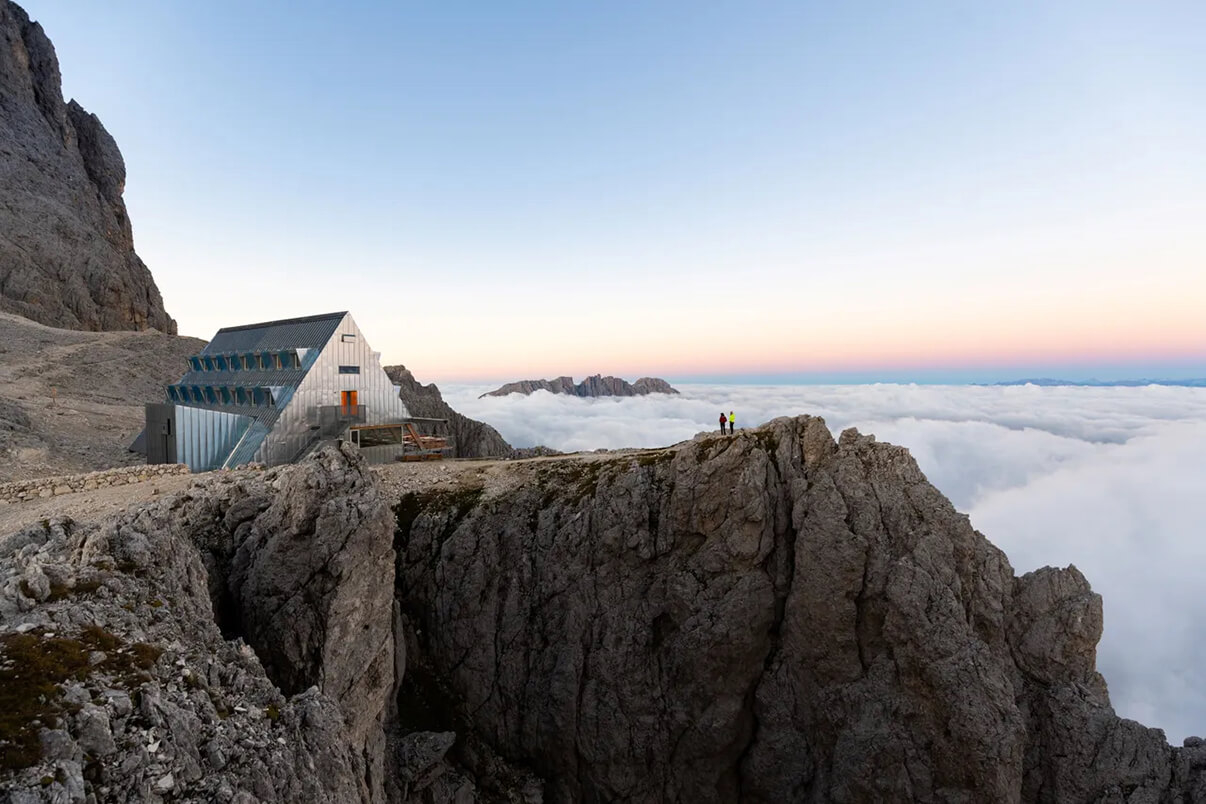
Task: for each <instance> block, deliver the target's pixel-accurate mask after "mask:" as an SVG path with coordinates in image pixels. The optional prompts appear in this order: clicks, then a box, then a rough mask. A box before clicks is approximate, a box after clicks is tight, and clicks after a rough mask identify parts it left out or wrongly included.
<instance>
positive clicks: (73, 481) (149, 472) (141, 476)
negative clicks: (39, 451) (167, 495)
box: [0, 463, 188, 505]
mask: <svg viewBox="0 0 1206 804" xmlns="http://www.w3.org/2000/svg"><path fill="white" fill-rule="evenodd" d="M187 474H188V467H187V466H186V465H184V464H182V463H161V464H155V465H153V466H122V467H119V468H117V469H105V470H104V471H101V472H89V473H88V474H85V475H64V476H61V477H35V478H30V479H29V480H17V481H14V482H12V483H0V505H2V504H4V503H19V502H25V501H26V500H36V499H39V498H46V497H54V496H56V495H59V494H71V493H73V492H77V491H92V490H93V489H100V488H107V487H108V486H125V485H128V484H131V483H143V482H145V481H147V480H155V479H157V478H160V477H166V476H168V475H187Z"/></svg>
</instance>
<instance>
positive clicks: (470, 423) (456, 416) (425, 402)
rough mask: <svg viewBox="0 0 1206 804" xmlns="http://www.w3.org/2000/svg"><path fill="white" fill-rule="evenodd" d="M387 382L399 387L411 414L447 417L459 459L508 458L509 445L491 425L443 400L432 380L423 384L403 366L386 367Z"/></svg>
mask: <svg viewBox="0 0 1206 804" xmlns="http://www.w3.org/2000/svg"><path fill="white" fill-rule="evenodd" d="M385 373H386V374H387V375H389V378H390V381H391V382H393V383H394V384H395V385H397V386H399V387H401V389H402V391H401V397H402V401H403V402H405V403H406V409H407V410H409V411H410V413H411V415H412V416H419V417H427V418H432V419H447V420H448V426H449V429H450V431H451V435H452V437H453V439H454V443H455V445H456V456H457V457H458V458H493V457H507V456H509V455H510V454H511V451H512V450H511V445H510V444H508V443H507V442H506V440H505V439H504V438H503V437H502V436H501V435H500V434H499V432H498V431H497V430H495V429H494V428H493V427H491V426H490V425H488V424H486V423H485V422H479V421H477V420H476V419H470V418H469V417H468V416H463V415H461V414H460V413H457V412H456V411H455V410H453V409H452V407H451V406H450V405H449V404H448V403H447V402H445V401H444V397H443V395H441V394H440V389H439V388H438V387H436V385H435V383H431V384H429V385H424V384H422V383H421V382H419V381H418V380H416V379H415V375H414V374H412V373H411V372H410V370H409V369H408V368H406V366H386V367H385Z"/></svg>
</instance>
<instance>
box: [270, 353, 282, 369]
mask: <svg viewBox="0 0 1206 804" xmlns="http://www.w3.org/2000/svg"><path fill="white" fill-rule="evenodd" d="M272 367H273V368H274V369H276V370H277V371H280V370H281V369H283V368H284V367H285V365H284V364H283V363H282V362H281V355H280V353H279V352H273V353H272Z"/></svg>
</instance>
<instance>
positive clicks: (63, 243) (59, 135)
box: [0, 0, 176, 334]
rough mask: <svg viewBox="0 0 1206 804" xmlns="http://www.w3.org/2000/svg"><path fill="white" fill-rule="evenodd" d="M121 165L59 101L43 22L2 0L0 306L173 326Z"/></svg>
mask: <svg viewBox="0 0 1206 804" xmlns="http://www.w3.org/2000/svg"><path fill="white" fill-rule="evenodd" d="M125 178H126V167H125V162H124V161H123V160H122V156H121V152H120V151H119V150H118V148H117V144H116V142H114V140H113V137H112V136H110V135H109V133H108V132H107V131H106V130H105V128H104V126H102V125H101V122H100V120H98V119H97V117H96V115H93V114H89V113H88V112H87V111H85V110H84V109H83V108H82V107H81V106H80V105H79V104H78V103H76V102H75V101H71V102H70V103H64V101H63V94H62V84H61V79H60V75H59V63H58V59H57V57H56V56H55V52H54V47H53V46H52V45H51V43H50V40H49V39H48V38H47V37H46V34H45V32H44V31H43V30H42V26H40V25H39V24H38V23H36V22H32V21H30V19H29V16H28V15H27V14H26V13H25V11H24V10H23V9H21V7H20V6H18V5H16V4H15V3H12V2H10V0H0V311H4V312H10V313H16V314H17V315H21V316H25V317H26V318H30V319H33V320H34V321H38V322H40V323H43V324H48V325H51V326H56V327H64V328H68V329H85V330H130V329H149V328H154V329H157V330H159V331H161V332H165V333H172V334H174V333H175V332H176V322H175V321H173V320H172V319H171V317H169V316H168V314H167V313H166V312H165V310H164V308H163V299H162V298H161V297H160V295H159V289H158V288H157V287H156V285H155V281H154V279H153V278H152V277H151V273H150V271H149V270H147V267H146V265H144V264H143V262H142V260H141V259H139V257H138V255H137V254H135V253H134V238H133V232H132V229H131V226H130V220H129V217H128V216H127V214H126V207H125V203H124V202H123V201H122V192H123V190H124V187H125Z"/></svg>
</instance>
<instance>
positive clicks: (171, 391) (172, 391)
mask: <svg viewBox="0 0 1206 804" xmlns="http://www.w3.org/2000/svg"><path fill="white" fill-rule="evenodd" d="M168 399H170V400H172V401H173V402H179V401H180V395H179V394H177V393H176V386H174V385H169V386H168Z"/></svg>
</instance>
